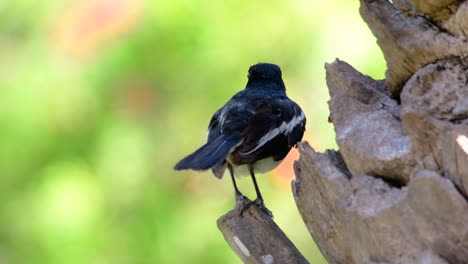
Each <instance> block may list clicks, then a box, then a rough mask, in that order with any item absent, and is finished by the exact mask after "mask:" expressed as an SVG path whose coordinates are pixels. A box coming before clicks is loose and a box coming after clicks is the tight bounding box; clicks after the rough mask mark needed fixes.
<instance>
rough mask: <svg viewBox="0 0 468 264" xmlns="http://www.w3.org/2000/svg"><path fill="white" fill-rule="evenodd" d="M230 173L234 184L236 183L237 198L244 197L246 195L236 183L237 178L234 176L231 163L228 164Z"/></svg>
mask: <svg viewBox="0 0 468 264" xmlns="http://www.w3.org/2000/svg"><path fill="white" fill-rule="evenodd" d="M227 167H228V170H229V174H231V179H232V185H234V191H235V193H234V195H235V196H236V199H244V195H242V193H241V192H240V191H239V188H237V184H236V178H235V177H234V170H233V169H232V165H231V164H230V163H228V164H227Z"/></svg>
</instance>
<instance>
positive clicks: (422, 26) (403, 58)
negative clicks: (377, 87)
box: [360, 0, 468, 97]
mask: <svg viewBox="0 0 468 264" xmlns="http://www.w3.org/2000/svg"><path fill="white" fill-rule="evenodd" d="M360 2H361V7H360V12H361V16H362V18H363V19H364V20H365V21H366V23H367V25H368V26H369V28H370V29H371V31H372V33H373V34H374V35H375V36H376V38H377V43H378V44H379V46H380V48H381V49H382V52H383V54H384V57H385V60H386V61H387V72H386V80H385V83H386V88H387V89H389V91H390V92H391V93H392V94H393V95H394V96H395V97H397V96H398V94H399V92H400V91H401V88H402V86H403V84H404V83H405V82H406V80H407V79H408V78H409V77H410V76H411V75H412V74H413V73H414V72H416V70H418V69H419V68H421V67H422V66H424V65H426V64H428V63H431V62H435V61H437V60H439V59H444V58H449V57H466V56H468V45H467V42H466V41H464V40H462V39H459V38H457V37H454V36H452V35H450V34H447V33H446V32H444V31H441V30H439V28H437V27H436V26H434V25H432V24H431V23H430V22H429V21H428V20H426V19H425V18H423V17H419V16H406V15H405V14H404V13H402V12H401V11H399V10H398V9H397V8H395V7H394V6H393V5H392V4H391V3H390V2H389V1H386V0H361V1H360Z"/></svg>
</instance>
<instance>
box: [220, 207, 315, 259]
mask: <svg viewBox="0 0 468 264" xmlns="http://www.w3.org/2000/svg"><path fill="white" fill-rule="evenodd" d="M243 202H244V203H245V202H248V200H247V199H244V201H243ZM239 207H240V206H239V203H238V205H236V209H234V210H232V211H230V212H228V213H227V214H225V215H224V216H222V217H221V218H219V219H218V228H219V230H221V232H222V233H223V235H224V238H225V239H226V241H227V242H228V244H229V245H230V246H231V248H232V249H233V250H234V252H236V254H237V255H238V256H239V258H240V259H241V260H242V261H243V262H244V263H262V264H271V263H285V264H292V263H309V262H308V261H307V260H306V259H305V258H304V256H302V254H301V253H300V252H299V250H297V248H296V247H295V246H294V245H293V243H292V242H291V241H290V240H289V239H288V238H287V237H286V235H285V234H284V233H283V231H281V229H280V228H279V227H278V226H277V225H276V224H275V222H274V221H273V219H271V218H270V217H269V216H268V215H266V214H265V213H264V212H262V211H261V210H260V209H259V208H258V207H257V206H255V205H253V206H250V208H249V209H248V210H247V211H245V212H244V214H243V217H241V216H240V209H239Z"/></svg>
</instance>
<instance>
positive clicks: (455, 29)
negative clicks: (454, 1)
mask: <svg viewBox="0 0 468 264" xmlns="http://www.w3.org/2000/svg"><path fill="white" fill-rule="evenodd" d="M442 26H443V28H445V29H446V30H447V31H449V32H450V33H451V34H453V35H455V36H457V37H459V38H460V39H465V40H466V39H468V1H465V2H463V3H462V4H460V6H459V7H458V9H457V11H456V13H455V14H453V15H452V16H451V17H450V18H449V19H447V20H446V21H444V22H443V24H442Z"/></svg>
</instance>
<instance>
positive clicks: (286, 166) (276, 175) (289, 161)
mask: <svg viewBox="0 0 468 264" xmlns="http://www.w3.org/2000/svg"><path fill="white" fill-rule="evenodd" d="M303 140H305V141H308V142H309V144H311V146H312V147H314V146H313V144H312V143H311V140H310V138H309V137H308V136H307V134H305V135H304V138H303ZM298 159H299V150H297V148H292V149H291V151H290V152H289V154H288V155H287V156H286V158H284V160H283V162H281V164H280V165H279V166H278V167H277V168H276V169H274V170H273V180H274V182H275V183H277V184H278V185H279V186H280V187H281V188H290V186H291V181H292V180H293V179H294V177H295V176H294V168H293V166H294V161H296V160H298Z"/></svg>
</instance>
